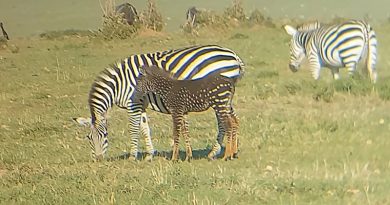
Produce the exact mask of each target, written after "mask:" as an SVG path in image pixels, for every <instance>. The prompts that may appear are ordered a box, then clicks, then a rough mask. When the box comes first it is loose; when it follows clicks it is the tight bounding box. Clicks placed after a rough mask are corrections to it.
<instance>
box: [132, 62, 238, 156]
mask: <svg viewBox="0 0 390 205" xmlns="http://www.w3.org/2000/svg"><path fill="white" fill-rule="evenodd" d="M236 81H237V79H231V78H227V77H224V76H221V75H220V74H219V73H216V74H213V76H211V77H208V78H201V79H197V80H177V79H174V77H173V76H172V75H171V74H170V72H169V71H166V70H164V69H161V68H158V67H156V66H149V67H148V66H143V67H141V68H140V69H139V76H138V77H137V79H136V83H137V86H136V90H137V94H138V95H143V96H144V95H145V94H147V93H149V92H153V93H155V94H157V95H159V96H160V97H161V99H162V102H163V103H164V105H165V106H166V108H167V110H168V111H169V113H170V114H171V115H172V120H173V141H174V144H173V152H172V160H173V161H176V160H178V157H179V137H180V135H183V137H184V139H185V143H186V160H188V161H190V160H191V159H192V148H191V145H190V139H189V136H188V122H187V120H186V115H187V114H188V113H189V112H201V111H205V110H207V109H208V108H210V107H212V108H213V109H214V110H215V113H216V116H217V118H218V119H219V120H220V121H221V122H222V126H223V129H224V130H225V131H226V132H225V136H224V138H225V137H226V138H227V143H226V150H225V155H224V157H223V159H224V160H227V159H231V158H233V157H235V154H237V152H238V139H237V136H236V135H237V130H238V120H237V117H236V115H235V114H232V113H234V111H233V107H232V98H233V95H234V90H235V83H236ZM139 99H141V98H139ZM214 149H216V148H215V147H213V150H212V151H211V152H210V153H209V155H208V157H209V158H210V159H213V158H214V157H215V150H214Z"/></svg>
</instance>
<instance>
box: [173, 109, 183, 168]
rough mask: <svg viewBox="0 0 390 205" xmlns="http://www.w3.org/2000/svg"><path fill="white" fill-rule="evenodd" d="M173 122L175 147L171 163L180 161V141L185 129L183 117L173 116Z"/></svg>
mask: <svg viewBox="0 0 390 205" xmlns="http://www.w3.org/2000/svg"><path fill="white" fill-rule="evenodd" d="M172 122H173V147H172V158H171V161H173V162H176V161H178V160H179V139H180V135H182V134H181V132H182V127H183V123H184V122H183V115H180V114H172Z"/></svg>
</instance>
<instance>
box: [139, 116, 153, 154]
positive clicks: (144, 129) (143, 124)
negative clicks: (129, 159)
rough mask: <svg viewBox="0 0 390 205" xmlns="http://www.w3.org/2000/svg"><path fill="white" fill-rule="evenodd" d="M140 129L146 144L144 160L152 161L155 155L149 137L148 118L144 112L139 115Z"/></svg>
mask: <svg viewBox="0 0 390 205" xmlns="http://www.w3.org/2000/svg"><path fill="white" fill-rule="evenodd" d="M140 127H141V135H142V136H143V137H144V139H145V143H146V150H147V154H146V157H145V160H147V161H152V159H153V156H154V154H155V150H154V148H153V143H152V138H151V135H150V128H149V123H148V117H147V115H146V113H145V112H143V113H142V114H141V123H140Z"/></svg>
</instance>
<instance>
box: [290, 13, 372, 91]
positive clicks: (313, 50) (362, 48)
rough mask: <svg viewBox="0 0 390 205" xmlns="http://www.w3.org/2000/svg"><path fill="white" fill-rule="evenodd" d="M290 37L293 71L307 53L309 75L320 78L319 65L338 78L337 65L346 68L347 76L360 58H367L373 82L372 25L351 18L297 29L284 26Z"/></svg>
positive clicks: (353, 69)
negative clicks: (327, 68) (341, 21)
mask: <svg viewBox="0 0 390 205" xmlns="http://www.w3.org/2000/svg"><path fill="white" fill-rule="evenodd" d="M284 29H285V30H286V32H287V33H288V34H289V35H291V36H292V39H291V43H290V69H291V70H292V71H294V72H296V71H297V70H298V68H299V66H300V63H301V61H302V60H303V58H304V57H305V56H306V57H307V58H308V60H309V64H310V68H311V72H312V76H313V78H314V79H316V80H317V79H319V77H320V70H321V67H329V68H330V69H331V70H332V74H333V78H334V79H339V78H340V76H339V68H341V67H346V68H347V69H348V72H349V74H350V75H352V74H353V73H354V71H355V70H356V66H357V64H358V62H359V61H360V60H361V59H365V60H366V69H367V73H368V74H369V77H370V79H371V81H372V82H374V83H375V82H376V79H377V72H376V68H375V64H376V56H377V49H376V46H377V40H376V35H375V32H374V30H373V29H372V27H371V26H370V25H369V24H368V23H366V22H364V21H360V20H350V21H346V22H344V23H340V24H336V25H322V24H320V23H318V22H315V23H310V24H304V25H302V26H300V27H298V28H294V27H292V26H290V25H285V26H284Z"/></svg>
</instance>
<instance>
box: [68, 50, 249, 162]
mask: <svg viewBox="0 0 390 205" xmlns="http://www.w3.org/2000/svg"><path fill="white" fill-rule="evenodd" d="M144 65H146V66H152V65H156V66H157V67H159V68H161V69H164V70H168V71H170V72H171V73H172V74H173V75H174V77H175V78H177V79H179V80H186V79H203V78H208V76H209V75H211V74H219V75H222V76H225V77H228V78H232V79H235V78H240V77H241V76H242V75H243V66H244V64H243V62H242V61H241V59H240V58H239V57H238V56H237V55H236V54H235V53H234V52H233V51H232V50H230V49H227V48H224V47H221V46H217V45H205V46H192V47H188V48H182V49H176V50H167V51H162V52H155V53H146V54H138V55H132V56H130V57H128V58H126V59H124V60H122V61H120V62H118V63H116V64H115V65H112V66H111V67H109V68H107V69H106V70H104V71H103V72H102V73H101V74H100V75H99V76H98V78H97V79H96V80H95V82H94V83H93V85H92V88H91V91H90V94H89V107H90V112H91V119H85V118H75V120H76V121H77V122H79V123H80V124H84V125H90V128H91V132H90V133H89V135H88V136H87V138H88V139H89V142H90V146H91V149H92V156H93V158H95V159H102V158H103V156H104V154H105V153H106V151H107V147H108V139H107V135H108V132H107V125H106V117H105V114H106V112H107V111H108V109H109V108H110V107H112V106H113V105H117V106H118V107H120V108H124V109H126V110H127V112H128V115H129V132H130V137H131V151H130V155H131V157H134V158H137V155H138V136H139V135H140V134H141V135H142V136H144V137H145V140H146V148H147V153H148V156H147V159H148V160H151V159H152V157H153V154H154V148H153V145H152V142H151V138H150V132H149V126H148V121H147V116H146V114H145V109H146V107H145V105H147V104H149V107H150V108H151V109H152V110H155V111H158V112H162V113H168V110H167V108H166V107H165V105H164V104H163V102H162V101H161V98H160V97H159V96H158V95H155V94H154V93H148V94H147V95H146V97H145V98H143V102H142V103H140V99H138V98H137V97H136V95H135V87H136V81H135V79H136V78H137V77H138V75H139V71H138V68H139V67H141V66H144ZM231 112H232V115H235V113H234V111H233V110H231ZM141 116H142V117H141ZM141 119H142V120H141ZM217 122H218V136H217V142H216V143H215V144H214V146H213V148H212V154H213V155H217V154H218V153H219V152H220V150H221V143H222V141H223V136H224V135H225V129H224V128H223V126H222V122H220V121H219V120H218V121H217Z"/></svg>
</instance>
